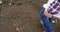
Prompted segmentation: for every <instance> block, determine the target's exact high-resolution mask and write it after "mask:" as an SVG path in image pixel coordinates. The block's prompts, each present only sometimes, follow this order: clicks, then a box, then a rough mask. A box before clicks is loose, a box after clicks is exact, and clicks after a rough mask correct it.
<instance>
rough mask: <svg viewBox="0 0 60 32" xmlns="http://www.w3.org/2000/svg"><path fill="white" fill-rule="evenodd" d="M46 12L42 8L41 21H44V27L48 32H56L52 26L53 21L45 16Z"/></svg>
mask: <svg viewBox="0 0 60 32" xmlns="http://www.w3.org/2000/svg"><path fill="white" fill-rule="evenodd" d="M44 10H45V8H42V10H41V12H40V17H41V20H42V21H43V24H44V27H45V28H46V30H47V32H54V31H53V28H52V25H51V23H50V21H52V19H51V20H50V21H49V19H48V18H47V17H45V16H44Z"/></svg>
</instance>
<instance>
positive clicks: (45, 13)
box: [44, 11, 52, 18]
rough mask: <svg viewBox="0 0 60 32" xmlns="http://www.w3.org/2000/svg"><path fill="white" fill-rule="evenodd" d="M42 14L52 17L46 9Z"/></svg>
mask: <svg viewBox="0 0 60 32" xmlns="http://www.w3.org/2000/svg"><path fill="white" fill-rule="evenodd" d="M44 15H45V16H46V17H48V18H52V15H51V14H50V13H48V11H45V12H44Z"/></svg>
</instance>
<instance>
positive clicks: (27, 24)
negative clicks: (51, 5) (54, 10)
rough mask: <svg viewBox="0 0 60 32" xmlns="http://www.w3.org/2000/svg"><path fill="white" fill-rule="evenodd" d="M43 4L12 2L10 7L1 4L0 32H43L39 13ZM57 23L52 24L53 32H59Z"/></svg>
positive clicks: (35, 0)
mask: <svg viewBox="0 0 60 32" xmlns="http://www.w3.org/2000/svg"><path fill="white" fill-rule="evenodd" d="M6 1H7V0H6ZM9 1H10V0H9ZM45 2H46V1H44V0H31V1H30V0H13V1H12V5H9V3H10V2H5V3H3V4H2V5H0V32H43V31H44V30H43V29H42V26H41V23H40V17H39V12H40V10H41V8H42V4H43V3H45ZM59 21H60V20H58V23H57V24H53V27H54V30H55V32H60V26H59V25H60V22H59Z"/></svg>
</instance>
